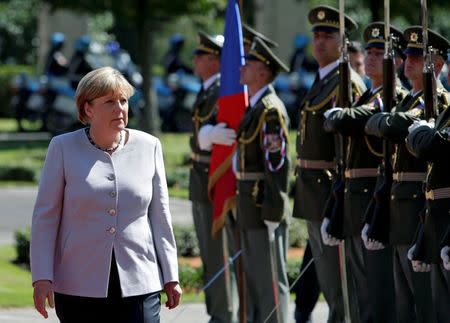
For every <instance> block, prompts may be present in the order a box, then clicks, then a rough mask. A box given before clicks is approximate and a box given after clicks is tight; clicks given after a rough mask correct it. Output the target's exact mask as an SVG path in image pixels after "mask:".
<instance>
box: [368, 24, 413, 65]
mask: <svg viewBox="0 0 450 323" xmlns="http://www.w3.org/2000/svg"><path fill="white" fill-rule="evenodd" d="M390 33H391V35H393V39H392V45H393V47H394V51H395V52H396V53H397V54H398V55H400V56H401V57H402V58H405V54H404V53H403V51H404V50H405V49H406V39H405V37H404V36H403V32H402V31H401V30H400V29H398V28H396V27H394V26H392V25H391V27H390ZM363 37H364V41H365V42H366V49H368V48H371V47H377V48H384V45H385V42H386V38H385V36H384V22H382V21H376V22H373V23H371V24H369V25H367V27H366V28H365V29H364V35H363Z"/></svg>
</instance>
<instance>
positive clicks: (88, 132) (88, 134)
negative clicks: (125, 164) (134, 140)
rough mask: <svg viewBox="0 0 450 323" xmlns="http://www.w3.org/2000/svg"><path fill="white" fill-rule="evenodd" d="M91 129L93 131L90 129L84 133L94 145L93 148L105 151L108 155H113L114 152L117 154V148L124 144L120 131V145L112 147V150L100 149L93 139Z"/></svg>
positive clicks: (86, 129) (85, 129)
mask: <svg viewBox="0 0 450 323" xmlns="http://www.w3.org/2000/svg"><path fill="white" fill-rule="evenodd" d="M90 129H91V128H90V127H87V128H84V132H85V133H86V136H87V138H88V140H89V142H90V143H91V144H92V146H94V147H95V148H97V149H100V150H102V151H105V152H107V153H113V152H115V151H116V150H117V148H119V146H120V144H121V143H122V131H120V138H119V143H118V144H117V145H116V146H115V147H111V148H102V147H99V146H97V144H96V143H95V142H94V140H93V139H92V137H91V134H90V131H89V130H90Z"/></svg>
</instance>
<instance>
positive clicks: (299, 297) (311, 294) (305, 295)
mask: <svg viewBox="0 0 450 323" xmlns="http://www.w3.org/2000/svg"><path fill="white" fill-rule="evenodd" d="M242 32H243V38H244V51H245V53H248V51H249V50H250V47H251V44H252V42H253V40H254V38H255V37H258V38H259V39H260V40H262V41H263V42H264V43H265V44H266V45H267V46H268V47H270V48H276V47H278V43H276V42H275V41H273V40H272V39H270V38H268V37H266V36H264V35H263V34H261V33H260V32H258V31H256V30H255V29H253V28H252V27H250V26H248V25H246V24H242ZM269 86H270V87H271V90H272V91H273V87H272V85H269ZM311 259H312V253H311V247H310V245H309V242H308V243H307V245H306V248H305V252H304V254H303V259H302V264H301V266H300V272H303V270H304V269H305V268H306V266H307V265H308V264H309V266H308V268H307V269H306V271H305V272H304V274H303V275H302V276H301V277H300V279H299V280H298V281H297V283H296V285H295V286H294V287H293V289H292V290H293V291H294V292H295V295H296V297H295V320H296V323H306V322H307V321H308V320H309V318H310V316H311V313H312V311H313V309H314V306H315V305H316V303H317V300H318V299H319V294H320V286H319V282H318V281H317V274H316V268H315V266H314V263H310V261H311Z"/></svg>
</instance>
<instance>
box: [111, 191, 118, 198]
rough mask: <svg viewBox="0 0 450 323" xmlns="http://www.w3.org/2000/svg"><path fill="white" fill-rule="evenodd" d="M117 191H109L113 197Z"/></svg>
mask: <svg viewBox="0 0 450 323" xmlns="http://www.w3.org/2000/svg"><path fill="white" fill-rule="evenodd" d="M116 195H117V194H116V191H111V192H109V196H111V197H116Z"/></svg>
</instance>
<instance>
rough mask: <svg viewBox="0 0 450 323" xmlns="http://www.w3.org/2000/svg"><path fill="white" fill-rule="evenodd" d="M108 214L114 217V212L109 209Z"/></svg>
mask: <svg viewBox="0 0 450 323" xmlns="http://www.w3.org/2000/svg"><path fill="white" fill-rule="evenodd" d="M108 214H109V215H111V216H114V215H116V210H114V209H111V210H109V211H108Z"/></svg>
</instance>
